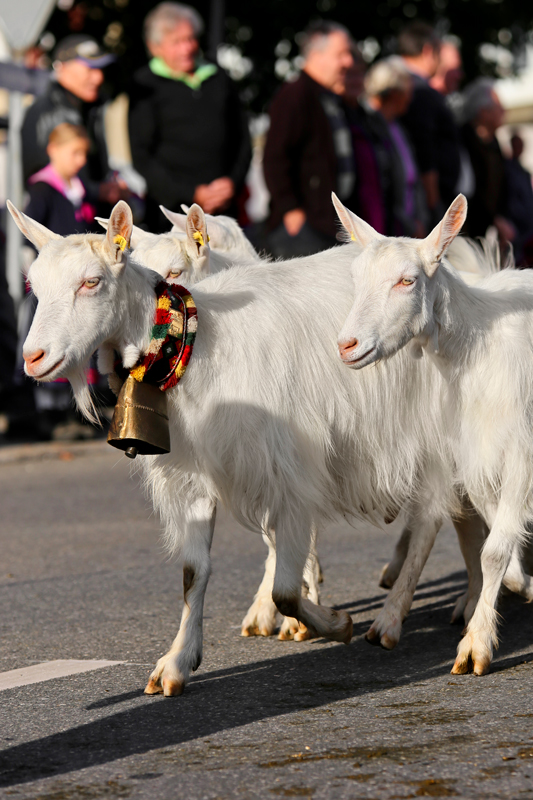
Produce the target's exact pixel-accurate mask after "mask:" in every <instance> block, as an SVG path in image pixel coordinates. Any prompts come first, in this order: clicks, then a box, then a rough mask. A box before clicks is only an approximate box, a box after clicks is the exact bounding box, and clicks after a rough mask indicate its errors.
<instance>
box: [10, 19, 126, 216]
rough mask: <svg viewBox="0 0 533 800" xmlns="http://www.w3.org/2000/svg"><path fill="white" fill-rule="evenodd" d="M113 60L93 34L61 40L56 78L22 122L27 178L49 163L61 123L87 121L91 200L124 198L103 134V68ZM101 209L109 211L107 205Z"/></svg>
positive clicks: (86, 174) (86, 178) (84, 176)
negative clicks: (112, 173)
mask: <svg viewBox="0 0 533 800" xmlns="http://www.w3.org/2000/svg"><path fill="white" fill-rule="evenodd" d="M112 61H114V56H112V55H110V54H109V53H105V52H104V51H103V50H102V49H101V47H100V45H99V44H98V42H96V41H95V40H94V39H92V38H91V37H90V36H85V35H83V34H76V35H73V36H68V37H67V38H66V39H63V40H62V41H61V42H60V43H59V44H58V46H57V47H56V50H55V53H54V77H55V80H51V81H50V84H49V86H48V90H47V91H46V93H45V94H44V95H42V96H41V97H39V98H38V99H37V100H36V101H35V102H34V103H33V105H32V106H30V108H29V109H28V111H27V112H26V116H25V118H24V122H23V125H22V162H23V170H24V181H25V182H27V180H28V178H29V177H30V175H34V174H35V173H36V172H38V171H39V170H40V169H42V168H43V167H45V166H46V165H47V164H48V163H49V157H48V151H47V148H48V138H49V136H50V134H51V132H52V131H53V129H54V128H56V127H57V126H58V125H60V124H61V123H63V122H67V123H69V124H71V125H81V126H83V127H84V128H85V129H86V131H87V134H88V137H89V142H90V147H89V152H88V154H87V163H86V165H85V166H84V167H83V169H82V170H81V174H80V178H81V180H82V181H83V184H84V186H85V189H86V191H87V194H88V196H89V197H90V199H91V201H92V202H93V203H104V204H107V205H114V204H115V203H116V202H117V201H118V200H120V198H121V197H125V196H126V194H125V187H124V186H121V185H120V184H119V183H117V181H116V180H114V179H112V177H111V176H110V170H109V164H108V161H107V146H106V142H105V136H104V117H103V105H102V103H101V102H100V100H99V91H100V86H101V85H102V82H103V80H104V73H103V71H102V70H103V68H104V67H105V66H107V65H108V64H110V63H111V62H112ZM99 210H100V211H101V213H105V212H106V211H107V210H109V209H106V207H105V206H104V207H103V208H101V209H99Z"/></svg>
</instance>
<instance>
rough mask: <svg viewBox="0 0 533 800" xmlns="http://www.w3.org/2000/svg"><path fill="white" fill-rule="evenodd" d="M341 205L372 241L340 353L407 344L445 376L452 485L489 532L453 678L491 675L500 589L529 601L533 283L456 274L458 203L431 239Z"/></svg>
mask: <svg viewBox="0 0 533 800" xmlns="http://www.w3.org/2000/svg"><path fill="white" fill-rule="evenodd" d="M337 209H338V211H339V216H340V217H341V220H342V222H343V224H344V225H345V227H346V228H347V230H348V231H349V232H351V233H353V235H354V236H355V237H356V238H357V239H358V241H360V242H361V243H362V244H363V245H364V246H365V245H366V247H365V250H364V251H363V253H362V254H361V255H360V256H359V257H358V258H356V259H355V260H354V262H353V264H352V276H353V280H354V283H355V287H356V297H355V301H354V304H353V307H352V309H351V311H350V313H349V315H348V317H347V319H346V322H345V324H344V326H343V328H342V330H341V332H340V334H339V349H340V350H341V357H342V358H343V360H344V361H345V363H346V364H348V366H354V367H362V366H366V365H368V364H372V363H374V362H375V361H376V359H379V358H384V357H385V358H386V357H390V356H393V355H394V358H395V357H396V355H395V354H396V353H397V352H398V350H399V349H400V348H402V347H403V346H405V345H406V344H408V343H410V346H411V348H415V352H416V351H417V350H419V349H420V348H423V352H424V353H425V354H426V356H427V360H428V361H429V362H430V363H432V365H433V366H434V367H436V369H435V372H437V371H438V372H439V374H442V375H443V376H444V378H445V380H446V384H447V391H446V393H445V394H444V395H443V400H442V405H443V412H444V413H443V415H442V416H443V419H445V420H446V432H447V435H448V437H449V443H450V448H451V451H452V453H453V456H454V461H455V464H456V481H457V482H458V484H459V485H460V486H462V487H464V489H465V490H466V491H467V492H468V495H469V496H470V498H471V500H472V503H473V505H474V507H475V508H476V510H477V511H478V512H479V514H481V515H482V517H483V518H484V519H485V520H486V522H487V524H488V526H489V528H490V533H489V536H488V538H487V540H486V542H485V545H484V547H483V551H482V557H481V565H482V571H483V589H482V592H481V596H480V598H479V601H478V604H477V606H476V609H475V612H474V614H473V617H472V618H471V620H470V622H469V624H468V627H467V629H466V632H465V636H464V638H463V640H462V641H461V643H460V645H459V648H458V655H457V659H456V661H455V664H454V668H453V672H455V673H465V672H468V671H469V670H471V669H472V670H473V671H474V673H476V674H478V675H480V674H484V673H485V672H487V671H488V669H489V666H490V662H491V659H492V650H493V647H494V646H495V645H497V614H496V602H497V598H498V593H499V591H500V588H501V584H502V582H505V583H506V585H508V586H510V588H513V589H514V590H515V591H520V592H521V593H522V594H524V595H525V596H526V597H528V599H530V600H532V599H533V581H532V579H531V577H530V576H528V575H525V574H524V572H523V571H522V568H521V564H520V557H519V554H520V550H521V546H522V545H523V543H524V542H525V540H526V537H527V526H528V523H530V521H531V519H533V434H532V429H533V368H532V361H531V354H532V352H533V275H531V273H530V272H529V271H516V270H509V269H507V270H504V271H502V272H499V273H496V274H494V275H492V276H490V277H488V278H486V279H484V280H483V281H481V282H478V284H477V286H475V287H472V286H468V285H467V284H466V283H465V282H464V281H463V280H462V279H461V278H460V276H458V275H457V274H456V273H455V272H454V271H453V270H451V269H450V268H449V267H448V265H447V263H446V260H445V259H443V256H444V253H445V251H446V248H447V247H448V245H449V243H450V241H451V240H452V239H453V237H454V236H456V235H457V233H458V232H459V230H460V228H461V226H462V224H463V222H464V218H465V216H466V200H465V199H464V197H462V196H461V195H460V196H459V197H458V198H457V199H456V200H455V201H454V203H453V204H452V205H451V206H450V209H449V210H448V212H447V214H446V215H445V217H444V219H443V220H442V222H441V223H440V224H439V225H438V226H437V228H435V230H434V231H433V232H432V233H431V234H430V235H429V236H428V237H427V239H425V240H424V241H423V242H415V241H414V240H390V239H386V238H385V237H382V236H380V235H379V234H377V233H376V232H375V231H373V230H372V228H370V226H368V225H367V224H366V223H364V222H363V221H362V220H359V219H358V218H357V217H356V216H355V215H354V214H351V212H349V211H347V209H344V207H343V206H342V204H340V202H338V201H337ZM400 459H401V456H400Z"/></svg>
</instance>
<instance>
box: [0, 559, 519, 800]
mask: <svg viewBox="0 0 533 800" xmlns="http://www.w3.org/2000/svg"><path fill="white" fill-rule="evenodd" d="M463 576H464V573H454V574H453V575H450V576H448V577H447V578H445V579H441V580H440V581H432V582H430V583H426V584H424V585H421V586H420V589H421V590H422V592H421V594H419V595H417V597H418V598H420V597H424V598H427V597H428V596H429V597H431V598H437V599H436V600H435V601H434V602H432V603H430V604H427V605H424V606H422V607H419V608H415V609H414V610H413V611H412V612H411V614H410V616H409V617H408V620H407V622H406V625H405V633H404V637H403V638H402V641H401V642H400V644H399V646H398V648H397V649H396V650H394V651H393V652H386V651H384V650H381V649H380V648H371V647H370V646H369V645H368V644H367V643H366V642H364V641H363V640H362V639H360V638H359V639H354V640H353V641H352V643H351V645H350V646H348V647H346V646H345V645H327V646H322V645H321V644H320V643H315V644H313V645H309V644H307V645H306V649H305V651H302V650H300V652H298V650H297V648H298V645H296V644H290V645H288V646H289V647H290V648H291V649H290V652H289V653H288V654H286V655H282V656H280V657H277V658H276V657H274V658H272V659H269V660H263V661H255V662H251V663H249V664H245V665H240V666H236V667H234V668H229V669H223V670H218V671H213V672H205V673H201V674H200V675H198V676H197V677H196V678H194V679H193V681H192V682H191V684H189V686H188V687H187V689H186V690H185V693H184V694H183V695H182V696H181V697H179V698H172V699H167V698H163V697H162V696H161V695H156V696H152V697H148V696H146V697H144V698H141V697H140V694H141V689H140V688H139V691H138V692H131V691H129V692H124V693H123V694H119V695H116V696H114V697H106V698H105V700H102V701H97V702H95V703H92V704H91V705H89V706H88V707H87V710H91V709H96V708H103V707H106V706H113V705H119V704H120V703H121V702H125V701H128V700H132V699H134V698H135V697H137V696H139V705H138V706H136V707H135V708H130V709H128V710H126V711H120V710H117V713H111V714H110V715H108V716H106V717H104V718H103V719H99V720H96V721H92V722H89V723H87V724H84V725H80V726H78V727H75V728H71V729H70V730H66V731H61V732H60V733H56V734H53V735H50V736H45V737H42V738H40V739H37V740H34V741H31V742H27V743H24V744H21V745H17V746H14V747H11V748H8V749H6V750H4V751H3V752H2V754H1V755H0V787H7V786H13V785H16V784H23V783H28V782H30V781H35V780H38V779H42V778H49V777H52V776H59V775H65V774H68V773H71V772H75V771H78V770H81V769H86V768H88V767H95V766H100V765H103V764H107V763H109V762H113V761H115V760H118V759H123V758H127V757H128V756H133V755H141V754H146V753H149V752H151V751H155V750H158V749H160V748H168V747H170V746H176V745H179V744H183V743H185V742H189V741H192V740H195V739H201V738H203V737H207V736H212V735H214V734H216V733H218V732H221V731H224V730H228V729H233V728H237V727H240V726H243V725H248V724H250V723H254V722H258V721H260V720H266V719H269V718H275V717H277V716H281V715H286V714H291V713H296V712H299V711H306V710H307V711H308V710H312V709H318V708H320V707H323V706H325V705H327V704H329V703H333V702H336V701H339V700H344V701H345V700H350V699H352V700H353V699H357V698H358V697H362V696H364V695H366V694H369V693H372V694H377V693H379V692H381V691H385V690H390V689H394V688H401V687H403V686H405V687H407V686H410V687H412V686H413V684H416V683H420V682H421V681H425V680H428V679H432V678H437V677H443V676H445V675H446V674H447V673H448V672H449V670H450V666H451V663H452V660H453V655H454V652H455V645H456V643H457V640H458V635H459V633H460V629H459V630H458V629H457V627H453V628H452V627H451V626H450V625H449V624H448V622H449V615H450V611H451V608H452V606H453V600H452V598H451V597H450V583H451V584H452V589H451V590H452V592H453V591H455V589H457V588H458V589H459V590H461V588H462V586H463V585H464V584H463ZM444 584H446V586H444ZM439 587H440V588H439ZM439 598H440V599H439ZM381 599H382V598H381ZM377 600H378V598H377V597H372V598H367V599H366V600H361V599H360V600H357V601H354V602H352V603H346V604H345V607H347V608H349V609H350V610H352V611H356V612H357V613H360V612H361V611H362V612H366V611H367V610H369V609H372V608H373V607H374V605H375V602H376V601H377ZM523 605H524V604H523V602H522V601H519V600H518V599H515V598H508V599H505V600H504V602H503V607H502V612H503V616H504V623H503V625H502V644H501V647H500V650H499V652H498V658H497V661H496V663H495V664H494V668H493V672H500V671H502V670H505V669H508V668H510V667H512V666H515V665H516V664H518V663H522V662H526V661H527V662H529V661H533V650H531V651H528V652H527V655H524V650H527V649H528V648H529V646H530V645H531V636H530V634H529V633H528V628H529V626H527V625H524V624H523V623H524V614H526V613H528V612H529V609H525V608H523ZM367 626H368V622H367V621H365V622H358V623H357V625H356V629H355V630H356V632H357V633H362V632H363V631H364V630H365V629H366V627H367ZM277 644H278V643H274V642H273V645H274V646H276V645H277ZM279 646H283V645H281V643H279ZM519 651H522V652H521V654H520V655H516V653H517V652H519ZM473 680H475V681H480V680H483V678H473V677H472V676H464V677H457V676H454V681H456V682H457V681H473ZM67 691H68V690H67Z"/></svg>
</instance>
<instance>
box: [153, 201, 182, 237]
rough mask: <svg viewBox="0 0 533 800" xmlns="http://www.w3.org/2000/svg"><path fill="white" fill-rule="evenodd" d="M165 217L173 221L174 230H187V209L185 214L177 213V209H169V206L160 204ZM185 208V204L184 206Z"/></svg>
mask: <svg viewBox="0 0 533 800" xmlns="http://www.w3.org/2000/svg"><path fill="white" fill-rule="evenodd" d="M159 208H160V209H161V211H162V212H163V214H164V215H165V217H166V218H167V219H168V221H169V222H171V223H172V226H173V227H172V230H173V231H183V233H185V231H186V230H187V216H186V215H187V212H188V210H189V209H187V211H185V213H184V214H177V213H176V212H175V211H169V210H168V208H165V206H159ZM182 208H183V206H182Z"/></svg>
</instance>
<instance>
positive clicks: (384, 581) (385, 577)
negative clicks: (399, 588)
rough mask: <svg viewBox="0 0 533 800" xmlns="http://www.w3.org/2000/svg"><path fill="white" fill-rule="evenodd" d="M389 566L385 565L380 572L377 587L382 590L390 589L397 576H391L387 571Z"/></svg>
mask: <svg viewBox="0 0 533 800" xmlns="http://www.w3.org/2000/svg"><path fill="white" fill-rule="evenodd" d="M389 567H390V564H385V566H384V567H383V569H382V570H381V575H380V578H379V585H380V586H381V588H382V589H392V587H393V586H394V584H395V582H396V578H397V577H398V576H397V575H394V574H392V572H391V571H389Z"/></svg>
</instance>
